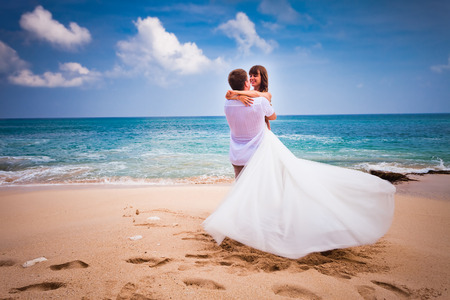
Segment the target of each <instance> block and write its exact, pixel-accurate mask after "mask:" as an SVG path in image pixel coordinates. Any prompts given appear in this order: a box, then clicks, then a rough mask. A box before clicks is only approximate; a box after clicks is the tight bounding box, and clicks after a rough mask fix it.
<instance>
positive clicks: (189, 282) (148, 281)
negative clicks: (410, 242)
mask: <svg viewBox="0 0 450 300" xmlns="http://www.w3.org/2000/svg"><path fill="white" fill-rule="evenodd" d="M136 212H137V210H136ZM152 212H153V211H152ZM158 212H159V213H160V214H161V213H162V214H170V215H172V216H173V215H176V216H177V217H183V218H184V217H190V216H186V215H183V214H180V213H176V212H172V211H168V210H158ZM140 213H142V212H140ZM136 215H138V213H136ZM124 216H126V217H129V216H131V215H124ZM134 222H135V221H134V220H133V223H134ZM135 226H147V227H148V229H151V228H153V227H171V226H167V225H165V224H153V223H144V224H135ZM173 235H174V236H179V237H180V238H181V240H185V241H196V242H198V243H200V245H201V247H203V248H202V250H200V251H201V253H200V252H199V253H187V254H186V255H185V259H182V263H181V264H179V265H178V271H181V272H182V271H184V270H188V269H192V268H196V267H203V266H208V265H218V266H222V267H224V268H226V270H227V271H228V272H229V273H236V272H237V273H238V275H248V274H251V273H255V272H260V271H263V272H268V273H271V272H277V271H282V270H286V269H290V270H292V271H293V272H304V271H307V270H309V269H315V270H317V271H318V272H320V273H322V274H324V275H327V276H333V277H336V278H340V279H351V278H352V277H354V276H356V275H357V274H358V273H361V272H364V273H376V272H386V271H389V268H388V267H386V266H377V265H373V264H371V263H370V258H371V255H373V254H377V253H379V252H381V251H382V249H383V248H384V247H385V245H384V244H383V243H380V242H379V243H377V244H375V245H372V246H363V247H357V248H351V249H338V250H333V251H326V252H322V253H313V254H310V255H308V256H306V257H303V258H301V259H297V260H292V259H287V258H282V257H279V256H276V255H272V254H269V253H265V252H262V251H258V250H255V249H252V248H250V247H247V246H245V245H243V244H240V243H238V242H235V241H233V240H230V239H225V240H224V241H223V242H222V244H221V245H220V246H217V244H216V243H215V242H214V240H213V239H212V238H211V237H210V236H209V235H208V234H206V233H205V232H204V231H202V230H197V231H182V232H178V233H174V234H173ZM175 261H176V260H175V259H172V258H166V257H161V258H156V257H132V258H129V259H127V260H126V262H127V263H130V264H135V265H144V266H148V267H150V268H160V267H163V266H165V265H167V264H170V263H173V262H175ZM15 264H16V262H15V261H13V260H0V267H9V266H14V265H15ZM88 267H89V265H88V264H87V263H85V262H83V261H81V260H75V261H70V262H67V263H64V264H59V265H51V266H50V269H51V270H54V271H59V270H65V269H74V268H88ZM169 281H170V282H171V283H172V286H173V283H174V282H175V283H176V284H175V286H176V287H178V288H181V289H192V290H193V291H194V294H192V295H193V297H195V290H196V289H198V290H205V291H206V290H211V291H218V292H220V291H226V286H225V285H223V284H221V283H218V282H216V281H213V280H211V279H205V278H184V279H180V278H179V273H178V274H177V275H171V272H165V273H162V274H161V273H159V274H158V276H157V277H156V276H149V277H144V278H143V279H142V280H141V281H140V282H139V283H138V284H135V283H132V282H128V283H126V284H125V285H124V286H123V287H122V289H121V290H120V292H119V294H118V295H117V298H116V299H118V300H120V299H142V300H145V299H166V298H167V295H165V294H164V292H163V291H161V289H158V288H156V289H152V288H151V287H158V286H159V287H161V286H165V284H164V283H167V282H169ZM65 286H66V283H64V282H57V281H55V282H42V283H38V284H32V285H28V286H24V287H19V288H13V289H11V290H10V293H11V294H15V293H20V292H24V291H50V290H56V289H59V288H63V287H65ZM379 288H381V289H384V290H387V291H389V292H391V293H392V295H393V298H396V299H412V298H414V299H416V298H420V299H430V298H431V297H438V296H440V295H441V293H440V292H438V291H436V290H433V289H428V288H423V289H420V290H412V289H409V288H408V287H406V286H400V285H396V284H394V283H388V282H382V281H377V280H372V281H371V282H370V283H369V284H367V285H360V286H356V287H355V289H356V290H357V292H358V293H359V294H360V295H361V297H362V298H363V299H364V300H374V299H377V297H376V294H377V289H379ZM270 289H271V291H272V292H273V294H274V295H277V296H283V297H288V298H297V299H309V300H313V299H315V300H318V299H322V297H320V296H319V295H317V294H315V293H313V292H312V291H310V290H308V289H307V288H305V287H302V286H299V285H286V284H285V285H273V286H272V287H270Z"/></svg>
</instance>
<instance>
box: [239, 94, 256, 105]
mask: <svg viewBox="0 0 450 300" xmlns="http://www.w3.org/2000/svg"><path fill="white" fill-rule="evenodd" d="M237 99H238V100H239V101H241V102H242V103H244V104H245V106H251V105H252V104H253V98H250V97H248V96H244V95H238V96H237Z"/></svg>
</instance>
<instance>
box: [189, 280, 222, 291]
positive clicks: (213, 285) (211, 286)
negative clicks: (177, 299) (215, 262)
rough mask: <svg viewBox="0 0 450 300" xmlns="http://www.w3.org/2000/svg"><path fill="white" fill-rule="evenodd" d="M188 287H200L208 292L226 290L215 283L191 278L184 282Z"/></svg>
mask: <svg viewBox="0 0 450 300" xmlns="http://www.w3.org/2000/svg"><path fill="white" fill-rule="evenodd" d="M183 282H184V284H185V285H186V286H193V287H199V288H202V289H208V290H225V287H224V286H223V285H221V284H219V283H217V282H215V281H212V280H209V279H201V278H190V279H186V280H183Z"/></svg>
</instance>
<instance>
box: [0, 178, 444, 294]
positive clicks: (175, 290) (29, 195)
mask: <svg viewBox="0 0 450 300" xmlns="http://www.w3.org/2000/svg"><path fill="white" fill-rule="evenodd" d="M416 179H418V181H411V182H406V183H401V184H399V185H397V193H396V196H395V201H396V208H395V216H394V221H393V224H392V226H391V228H390V230H389V231H388V233H387V234H386V235H385V236H384V237H383V238H382V239H380V240H379V241H378V242H377V243H376V244H374V245H366V246H361V247H354V248H348V249H338V250H332V251H327V252H322V253H313V254H310V255H308V256H306V257H304V258H301V259H298V260H291V259H286V258H281V257H278V256H274V255H271V254H267V253H263V252H260V251H257V250H254V249H251V248H249V247H246V246H244V245H241V244H238V243H236V242H234V241H232V240H228V239H226V240H225V242H224V243H223V244H222V245H221V246H218V245H216V244H215V242H214V241H213V240H212V238H211V237H210V236H209V235H208V234H206V233H205V232H204V231H203V229H202V227H201V223H202V221H203V220H204V219H205V218H206V217H207V216H208V215H209V214H210V213H211V212H213V211H214V209H215V208H216V207H217V205H218V204H219V203H220V202H221V201H222V199H223V198H224V196H225V195H226V193H227V192H228V190H229V189H230V185H228V184H216V185H187V186H159V187H115V186H47V187H4V188H1V189H0V241H1V243H0V299H289V298H297V299H450V293H449V291H448V289H449V288H450V234H449V233H450V232H449V231H450V175H426V176H418V177H417V178H416ZM139 236H141V237H142V238H139ZM130 237H137V239H135V240H132V239H130ZM40 257H45V259H46V260H45V261H42V262H38V263H36V264H34V265H32V266H29V267H23V264H24V263H25V262H27V261H30V260H33V259H36V258H40Z"/></svg>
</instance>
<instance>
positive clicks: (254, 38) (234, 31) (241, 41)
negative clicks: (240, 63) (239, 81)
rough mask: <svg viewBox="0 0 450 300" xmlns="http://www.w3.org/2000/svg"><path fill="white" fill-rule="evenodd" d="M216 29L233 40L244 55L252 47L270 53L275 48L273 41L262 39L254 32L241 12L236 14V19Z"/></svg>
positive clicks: (251, 24) (252, 26)
mask: <svg viewBox="0 0 450 300" xmlns="http://www.w3.org/2000/svg"><path fill="white" fill-rule="evenodd" d="M218 29H220V30H222V31H223V32H224V33H225V35H226V36H228V37H230V38H233V39H235V40H236V42H237V43H238V45H239V50H240V51H241V52H242V53H244V54H249V53H250V49H251V48H252V47H257V48H259V49H261V50H262V51H264V52H265V53H270V52H272V51H273V49H274V48H275V47H276V46H277V43H276V42H275V41H273V40H270V41H265V40H264V39H262V38H261V37H260V36H259V35H258V33H257V32H256V29H255V24H254V23H253V22H252V21H250V19H249V18H248V17H247V15H246V14H244V13H243V12H239V13H237V14H236V19H234V20H229V21H228V22H226V23H224V24H221V25H220V26H219V27H218Z"/></svg>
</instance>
